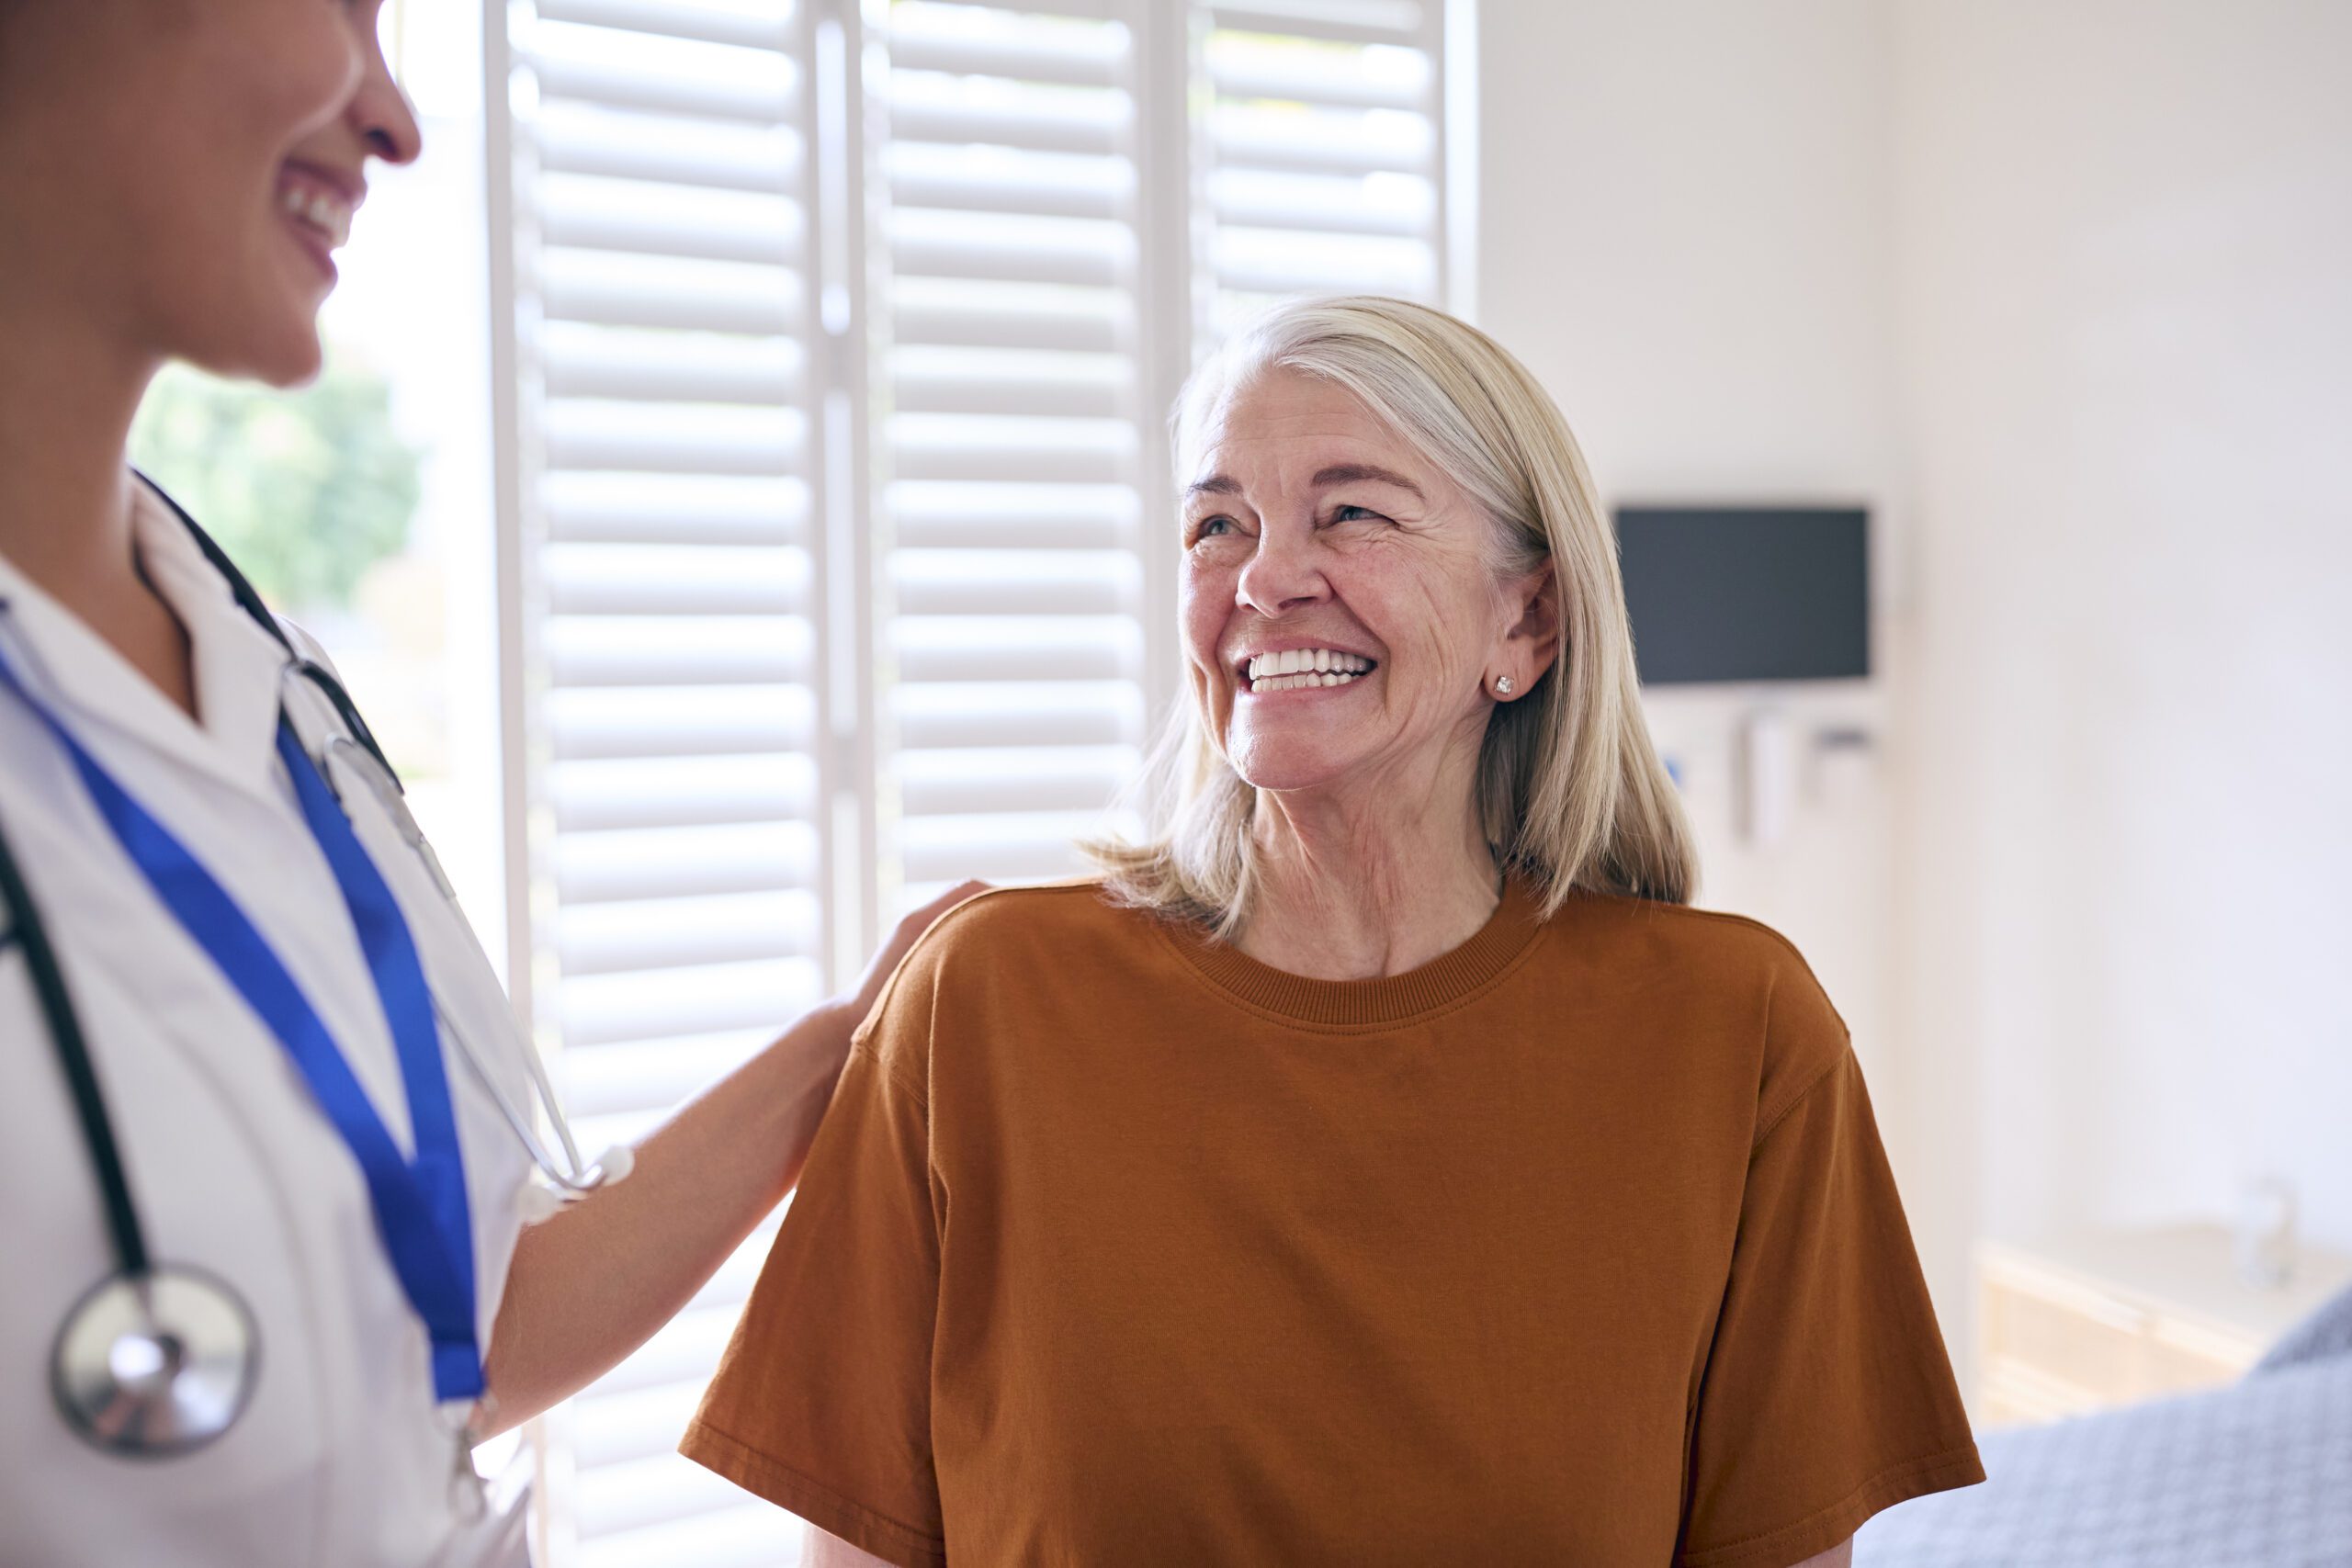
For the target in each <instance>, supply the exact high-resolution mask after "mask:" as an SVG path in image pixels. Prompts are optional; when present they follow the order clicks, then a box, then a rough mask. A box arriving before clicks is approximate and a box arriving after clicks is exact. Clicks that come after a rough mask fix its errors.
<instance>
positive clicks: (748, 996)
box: [492, 0, 838, 1568]
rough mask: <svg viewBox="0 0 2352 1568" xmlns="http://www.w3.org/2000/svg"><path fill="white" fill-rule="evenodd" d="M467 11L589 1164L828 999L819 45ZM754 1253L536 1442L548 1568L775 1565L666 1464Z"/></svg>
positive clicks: (780, 1534) (549, 1020) (527, 806)
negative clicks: (488, 91)
mask: <svg viewBox="0 0 2352 1568" xmlns="http://www.w3.org/2000/svg"><path fill="white" fill-rule="evenodd" d="M502 20H503V23H504V26H505V28H506V33H505V36H504V37H503V39H502V38H501V37H500V36H499V34H498V32H497V28H498V26H499V23H500V22H501V21H502ZM492 29H493V30H492V55H493V60H492V71H493V73H498V72H499V71H500V70H501V67H502V66H503V68H504V70H505V71H506V72H508V73H511V75H510V76H509V77H508V79H507V80H503V81H494V83H493V85H494V87H495V88H496V90H495V91H494V92H493V94H492V97H493V99H494V100H496V101H495V102H494V103H493V113H496V112H497V110H499V109H500V108H505V109H507V110H508V111H509V112H510V113H511V116H512V119H511V125H510V127H509V136H508V138H507V145H508V147H509V149H510V151H511V153H512V159H511V165H509V166H507V167H504V168H501V167H498V166H495V165H494V166H493V169H492V179H493V199H496V197H497V196H498V195H499V194H500V193H499V192H498V190H497V186H498V184H499V182H500V179H501V176H502V175H503V176H504V178H505V179H506V180H507V181H510V182H511V184H509V185H508V186H507V188H506V190H505V191H504V193H503V194H504V196H505V198H506V200H507V201H508V203H509V205H510V210H511V217H512V222H511V224H509V225H503V226H502V225H494V230H495V229H499V228H503V230H504V232H503V233H502V232H494V235H493V243H494V244H497V245H500V246H501V247H502V251H501V254H500V255H499V258H498V265H497V266H496V268H495V271H496V274H497V278H496V281H497V282H498V283H499V284H500V286H501V287H502V289H503V292H504V294H505V296H506V298H505V299H503V301H502V304H503V310H500V311H499V312H498V315H499V318H500V320H499V321H498V323H497V324H498V325H499V326H500V327H503V329H504V331H505V333H506V334H507V335H506V336H505V338H504V341H503V343H502V344H500V347H501V349H502V351H503V364H502V366H501V368H502V371H503V375H502V377H501V383H502V384H501V387H500V389H499V393H500V397H501V400H502V404H501V410H500V412H501V416H502V424H503V425H505V426H506V429H505V430H504V431H503V435H504V437H505V439H503V440H502V443H501V445H502V447H503V449H504V451H503V456H504V457H505V458H506V461H505V463H504V464H503V474H502V480H503V502H504V503H505V506H506V509H507V511H508V513H509V516H508V518H507V519H506V522H507V531H508V533H509V535H510V536H511V543H510V547H509V550H508V555H507V559H508V564H509V565H510V567H511V568H512V569H513V570H512V571H511V573H510V580H511V581H510V585H509V589H508V593H509V610H510V614H511V616H512V620H513V625H512V626H510V630H511V631H512V632H513V633H514V634H515V635H514V636H513V637H510V639H509V640H510V642H511V643H513V644H514V645H515V646H514V648H513V649H512V657H511V659H510V664H511V665H512V666H513V668H512V669H511V670H510V681H509V695H510V697H513V698H515V700H516V701H517V703H518V705H519V717H520V721H521V722H520V726H519V737H518V738H519V740H520V745H519V748H518V752H519V755H518V761H520V764H521V765H520V767H519V769H517V770H515V771H516V772H517V773H518V774H519V778H518V780H517V781H516V783H517V784H519V796H520V800H519V805H520V807H521V810H520V812H519V813H518V815H519V816H520V817H521V818H522V826H523V832H522V834H521V837H522V839H523V841H524V846H525V856H524V859H525V877H526V888H525V892H526V897H524V898H521V899H518V900H517V901H516V907H517V908H523V909H526V910H527V911H528V914H527V919H528V920H529V931H528V936H529V949H530V953H529V956H530V959H531V962H530V964H529V965H528V978H529V980H530V982H531V984H530V986H529V987H528V990H527V993H526V995H527V998H528V1005H529V1011H530V1016H531V1021H532V1023H533V1025H534V1027H535V1030H536V1032H537V1037H538V1038H539V1039H540V1040H541V1042H542V1043H543V1044H544V1045H546V1046H548V1047H549V1055H551V1056H552V1057H553V1059H554V1066H555V1071H556V1080H557V1084H558V1088H559V1089H560V1092H561V1094H562V1095H563V1097H564V1100H565V1101H566V1103H567V1105H568V1106H569V1108H570V1111H571V1116H572V1118H573V1122H574V1125H575V1128H576V1130H577V1132H578V1134H579V1135H580V1139H581V1142H582V1146H583V1150H584V1151H585V1152H587V1153H590V1154H593V1153H594V1151H595V1150H596V1149H599V1148H602V1147H605V1146H606V1145H610V1144H612V1143H616V1142H619V1141H623V1140H625V1139H628V1138H633V1137H635V1136H637V1135H639V1134H640V1133H642V1132H643V1131H644V1130H646V1129H647V1128H648V1127H649V1126H650V1125H651V1124H652V1122H654V1121H655V1120H656V1119H657V1118H658V1117H659V1116H660V1115H661V1114H662V1113H663V1112H664V1111H667V1110H668V1109H669V1108H670V1107H671V1106H672V1105H673V1104H674V1103H675V1102H676V1101H677V1100H679V1099H681V1098H682V1097H683V1096H684V1095H685V1094H686V1093H688V1092H689V1091H691V1090H693V1089H696V1088H698V1087H700V1086H701V1085H703V1084H706V1083H707V1082H709V1081H710V1079H711V1078H712V1077H715V1076H717V1075H718V1074H719V1073H721V1072H723V1071H724V1070H726V1069H727V1068H729V1067H730V1066H733V1065H734V1064H736V1063H737V1062H739V1061H741V1059H742V1058H743V1057H744V1056H745V1055H747V1054H748V1053H749V1052H751V1051H752V1050H753V1049H754V1048H756V1047H757V1046H758V1045H760V1044H761V1043H763V1042H765V1041H766V1040H768V1039H770V1038H772V1037H773V1036H774V1034H775V1031H776V1030H777V1028H778V1027H779V1026H780V1025H781V1024H782V1023H783V1022H784V1021H786V1020H788V1019H790V1018H791V1017H792V1016H793V1015H794V1014H796V1013H797V1012H798V1011H799V1010H802V1009H804V1008H805V1007H807V1006H808V1005H809V1003H810V1002H811V1001H813V1000H815V999H816V998H818V997H820V995H822V994H823V992H824V991H825V990H826V989H827V988H828V986H827V979H828V975H827V968H828V965H827V959H828V957H829V954H828V952H827V940H826V939H827V935H828V924H827V919H826V906H825V901H824V900H823V899H821V898H820V889H821V888H822V887H823V886H825V878H826V875H827V871H828V866H829V863H830V862H829V855H828V845H827V843H826V836H825V832H824V830H823V829H825V827H826V825H827V811H826V802H827V801H828V799H829V797H830V794H831V783H832V779H831V773H832V771H833V769H834V767H835V766H836V762H835V761H834V758H833V757H832V755H831V750H830V749H829V748H828V747H827V746H826V745H825V744H824V739H825V736H826V735H827V733H828V724H829V711H828V681H827V677H828V675H829V673H830V660H829V654H828V645H827V638H826V635H825V634H826V630H827V622H826V615H825V609H824V606H823V604H821V602H820V601H821V595H820V592H819V584H820V583H821V582H822V581H824V550H823V540H822V529H821V527H820V519H821V518H822V516H823V514H824V509H825V508H824V502H825V496H826V491H825V479H826V472H825V470H826V463H825V459H824V449H823V448H824V444H823V442H822V441H821V440H820V439H819V438H818V432H819V430H820V409H821V403H822V400H823V396H824V392H825V390H826V384H827V378H826V374H825V370H824V366H825V364H826V363H827V356H826V355H825V354H824V353H823V352H822V348H821V345H820V344H819V343H818V342H817V337H818V328H817V322H816V316H817V314H818V312H817V309H816V292H815V285H814V281H813V279H814V262H813V258H812V244H811V233H810V229H811V224H810V213H811V210H812V205H813V204H812V199H811V190H812V185H813V174H812V159H811V156H810V151H809V148H810V141H811V123H810V120H811V115H812V113H813V108H812V105H811V102H810V97H811V94H810V91H809V59H810V54H811V48H810V38H811V26H810V18H809V17H806V16H803V15H800V14H797V12H796V11H795V10H794V9H793V8H792V7H791V6H787V5H782V4H775V3H773V0H762V3H758V4H747V3H735V4H725V3H718V0H537V3H536V4H532V3H528V0H524V3H520V4H515V5H512V6H508V7H507V8H506V11H505V14H504V16H503V18H501V17H496V16H493V19H492ZM502 45H503V46H504V47H503V48H502V47H501V46H502ZM501 56H503V59H502V58H500V57H501ZM495 145H497V139H496V138H493V146H495ZM835 479H836V482H838V476H835ZM511 822H512V818H510V823H511ZM515 972H516V973H517V974H518V975H520V974H524V973H525V970H524V968H523V967H522V966H519V965H518V966H516V969H515ZM520 989H521V987H518V990H520ZM765 1248H766V1235H765V1234H764V1233H763V1235H757V1236H754V1237H753V1238H752V1242H751V1244H750V1245H749V1246H748V1247H746V1248H745V1249H744V1250H743V1252H742V1253H741V1255H739V1256H738V1257H737V1258H736V1259H735V1260H734V1261H733V1262H732V1263H730V1264H729V1266H728V1267H727V1268H725V1269H722V1270H721V1271H720V1273H719V1274H718V1278H717V1279H715V1280H713V1281H712V1282H711V1284H710V1285H709V1286H708V1287H707V1288H706V1289H705V1290H704V1291H703V1292H702V1293H701V1295H700V1296H699V1297H697V1298H696V1300H695V1303H694V1304H693V1305H692V1306H690V1307H689V1308H688V1309H687V1310H686V1311H685V1313H684V1314H682V1315H681V1316H680V1317H679V1318H678V1319H677V1320H676V1321H675V1322H674V1323H673V1324H672V1325H670V1326H669V1327H667V1328H665V1329H664V1330H663V1331H662V1333H661V1334H660V1335H658V1336H657V1337H655V1338H654V1340H653V1341H652V1342H651V1343H650V1345H648V1346H647V1347H646V1348H644V1349H643V1350H641V1351H640V1352H639V1354H638V1355H636V1356H635V1357H633V1358H631V1359H629V1360H628V1362H627V1363H626V1364H624V1365H623V1366H622V1367H620V1368H619V1369H617V1370H616V1371H614V1372H613V1373H612V1374H611V1375H610V1376H608V1377H606V1378H605V1379H604V1380H603V1381H602V1382H599V1383H598V1384H596V1385H595V1386H594V1388H592V1389H590V1390H589V1391H587V1392H586V1393H582V1395H581V1396H580V1397H579V1398H578V1399H576V1400H574V1401H572V1402H571V1404H569V1405H568V1406H566V1407H565V1408H563V1409H562V1410H560V1411H559V1412H557V1413H555V1414H554V1415H552V1416H550V1417H549V1418H548V1421H547V1422H546V1423H545V1431H544V1433H543V1443H542V1453H543V1456H544V1460H543V1472H544V1492H545V1505H546V1508H547V1513H546V1516H545V1517H546V1520H547V1522H548V1525H549V1527H550V1528H549V1529H548V1561H549V1562H552V1563H555V1564H559V1565H564V1568H573V1565H577V1568H636V1565H644V1568H656V1565H667V1564H673V1563H679V1562H695V1563H702V1564H712V1565H717V1564H722V1563H747V1564H748V1563H775V1562H790V1561H793V1559H794V1556H795V1554H796V1552H797V1540H798V1533H799V1532H798V1530H797V1528H795V1527H794V1526H793V1524H792V1523H791V1521H789V1520H788V1519H786V1517H784V1516H782V1515H781V1514H779V1513H778V1512H777V1511H776V1510H775V1509H773V1508H771V1507H768V1506H766V1505H764V1504H762V1503H759V1502H757V1501H755V1500H753V1499H752V1498H750V1497H748V1496H747V1495H744V1494H742V1493H741V1492H738V1491H736V1490H735V1489H734V1488H733V1487H731V1486H729V1485H728V1484H727V1483H724V1482H721V1481H719V1480H718V1479H717V1478H716V1477H714V1476H711V1475H710V1474H708V1473H707V1472H705V1471H703V1470H701V1469H700V1468H699V1467H697V1466H695V1465H692V1464H689V1463H688V1462H686V1461H684V1460H682V1459H679V1458H678V1457H676V1456H675V1455H674V1454H673V1452H672V1451H671V1450H672V1448H673V1445H674V1444H675V1442H676V1440H677V1437H678V1433H679V1431H680V1429H681V1428H682V1427H684V1423H685V1419H686V1417H687V1416H688V1414H689V1413H690V1412H691V1410H692V1408H693V1405H694V1402H695V1399H696V1397H697V1396H698V1394H699V1393H700V1391H701V1389H702V1386H703V1384H704V1383H705V1382H707V1379H708V1377H709V1373H710V1370H711V1367H712V1365H713V1364H714V1363H715V1361H716V1359H717V1357H718V1350H719V1348H720V1347H721V1346H722V1345H723V1343H724V1341H725V1338H726V1336H727V1334H728V1332H729V1329H730V1328H731V1326H732V1325H733V1322H734V1318H735V1315H736V1313H737V1310H738V1308H739V1307H740V1304H741V1301H742V1300H743V1298H744V1296H745V1295H746V1294H747V1293H748V1292H749V1288H750V1283H751V1280H752V1277H753V1276H754V1275H755V1273H756V1271H757V1269H758V1264H759V1260H760V1259H761V1258H762V1257H763V1256H764V1253H765Z"/></svg>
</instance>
